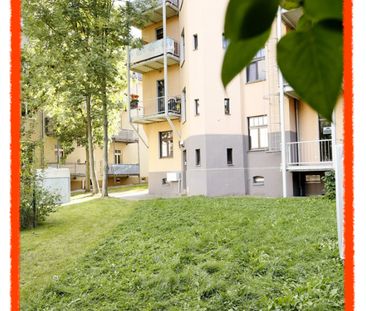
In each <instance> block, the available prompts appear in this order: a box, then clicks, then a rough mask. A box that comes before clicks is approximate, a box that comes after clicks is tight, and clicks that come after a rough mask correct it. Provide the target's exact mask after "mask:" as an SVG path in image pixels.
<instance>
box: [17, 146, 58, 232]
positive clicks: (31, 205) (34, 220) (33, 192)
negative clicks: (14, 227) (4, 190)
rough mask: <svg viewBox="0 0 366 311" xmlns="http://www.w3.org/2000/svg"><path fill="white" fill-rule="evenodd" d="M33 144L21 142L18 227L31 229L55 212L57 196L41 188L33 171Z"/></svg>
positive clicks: (39, 181) (40, 183) (40, 181)
mask: <svg viewBox="0 0 366 311" xmlns="http://www.w3.org/2000/svg"><path fill="white" fill-rule="evenodd" d="M35 147H36V144H35V143H27V142H22V144H21V164H22V170H21V174H20V227H21V229H26V228H32V227H35V226H37V225H38V224H39V223H41V222H42V221H44V220H45V219H46V217H47V216H48V215H49V214H50V213H52V212H54V211H55V210H56V206H57V205H58V204H57V202H58V200H59V195H56V194H52V193H50V192H49V191H47V190H46V189H44V188H43V187H42V180H41V177H40V176H37V174H36V170H35V164H34V162H35V161H34V159H35Z"/></svg>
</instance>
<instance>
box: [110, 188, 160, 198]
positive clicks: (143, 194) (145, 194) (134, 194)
mask: <svg viewBox="0 0 366 311" xmlns="http://www.w3.org/2000/svg"><path fill="white" fill-rule="evenodd" d="M109 196H110V197H111V198H116V199H124V200H132V201H137V200H148V199H155V198H158V196H155V195H152V194H149V190H147V189H144V190H132V191H124V192H111V193H109Z"/></svg>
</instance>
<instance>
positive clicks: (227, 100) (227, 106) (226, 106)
mask: <svg viewBox="0 0 366 311" xmlns="http://www.w3.org/2000/svg"><path fill="white" fill-rule="evenodd" d="M224 112H225V115H227V116H229V115H230V114H231V112H230V98H224Z"/></svg>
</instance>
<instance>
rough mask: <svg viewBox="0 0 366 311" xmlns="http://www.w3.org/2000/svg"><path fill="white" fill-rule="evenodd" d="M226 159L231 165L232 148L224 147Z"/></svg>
mask: <svg viewBox="0 0 366 311" xmlns="http://www.w3.org/2000/svg"><path fill="white" fill-rule="evenodd" d="M226 161H227V165H233V149H232V148H227V149H226Z"/></svg>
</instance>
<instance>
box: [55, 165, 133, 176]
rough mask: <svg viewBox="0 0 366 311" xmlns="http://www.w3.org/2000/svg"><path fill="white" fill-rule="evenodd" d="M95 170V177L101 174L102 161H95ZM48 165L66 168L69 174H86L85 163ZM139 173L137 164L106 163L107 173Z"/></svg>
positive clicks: (126, 174) (123, 174) (124, 174)
mask: <svg viewBox="0 0 366 311" xmlns="http://www.w3.org/2000/svg"><path fill="white" fill-rule="evenodd" d="M94 165H95V170H96V174H97V178H100V177H101V176H103V161H99V164H98V165H97V163H96V162H95V164H94ZM48 166H49V167H55V168H68V169H69V170H70V175H71V176H79V177H85V176H86V164H85V163H64V164H57V163H48ZM139 173H140V166H139V165H138V164H108V175H118V176H128V175H138V174H139Z"/></svg>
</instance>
